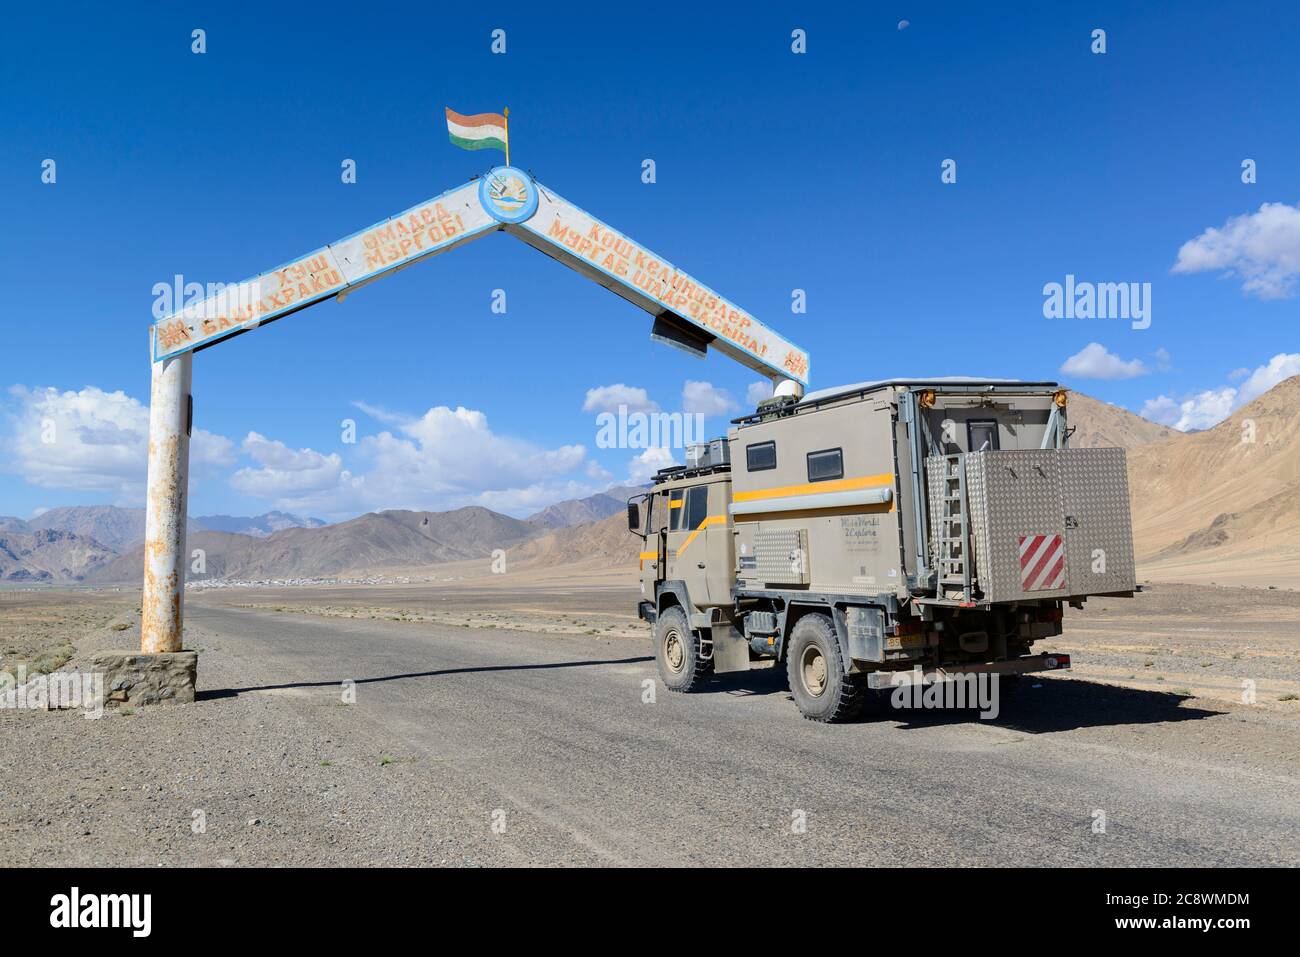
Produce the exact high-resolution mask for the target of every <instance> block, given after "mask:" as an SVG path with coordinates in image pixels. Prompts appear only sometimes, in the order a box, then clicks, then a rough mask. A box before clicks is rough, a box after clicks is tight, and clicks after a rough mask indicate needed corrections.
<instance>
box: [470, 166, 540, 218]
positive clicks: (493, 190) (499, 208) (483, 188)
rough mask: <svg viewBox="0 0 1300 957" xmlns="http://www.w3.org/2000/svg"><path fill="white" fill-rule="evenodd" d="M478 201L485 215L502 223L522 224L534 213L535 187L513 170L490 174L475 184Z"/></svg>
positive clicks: (528, 179)
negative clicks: (484, 210) (485, 212)
mask: <svg viewBox="0 0 1300 957" xmlns="http://www.w3.org/2000/svg"><path fill="white" fill-rule="evenodd" d="M478 198H479V202H480V203H482V204H483V208H484V209H486V210H487V211H488V215H489V216H491V217H492V218H493V219H495V220H497V221H498V222H502V223H522V222H523V221H524V220H526V219H528V218H529V217H530V216H532V215H533V213H535V212H537V187H536V186H534V185H533V181H532V179H531V178H530V177H529V175H528V174H527V173H525V172H524V171H523V170H521V169H516V168H515V167H513V166H498V167H496V168H495V169H492V170H490V171H489V172H488V174H487V175H486V176H484V177H483V179H482V180H481V181H480V182H479V184H478Z"/></svg>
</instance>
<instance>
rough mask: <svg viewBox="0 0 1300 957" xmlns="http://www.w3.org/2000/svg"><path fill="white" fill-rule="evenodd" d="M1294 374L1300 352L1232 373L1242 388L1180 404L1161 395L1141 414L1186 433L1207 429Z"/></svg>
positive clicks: (1211, 392)
mask: <svg viewBox="0 0 1300 957" xmlns="http://www.w3.org/2000/svg"><path fill="white" fill-rule="evenodd" d="M1293 375H1300V353H1297V352H1279V353H1278V354H1277V355H1275V356H1274V357H1273V358H1272V359H1270V360H1269V361H1268V362H1267V363H1266V364H1264V365H1262V366H1260V367H1259V368H1257V369H1255V370H1254V371H1253V372H1251V371H1250V370H1246V369H1236V370H1234V371H1233V372H1232V373H1230V375H1229V378H1236V379H1239V378H1243V377H1245V379H1246V381H1245V382H1243V383H1242V385H1241V388H1235V387H1234V386H1230V385H1226V386H1223V387H1222V388H1220V389H1207V390H1205V391H1204V392H1198V393H1196V394H1195V395H1193V396H1190V397H1189V398H1186V399H1183V400H1181V401H1180V400H1176V399H1171V398H1170V397H1169V396H1166V395H1158V396H1156V397H1155V398H1154V399H1148V400H1147V401H1146V402H1145V403H1144V404H1143V406H1142V412H1141V415H1142V416H1143V417H1144V418H1147V419H1150V420H1151V421H1152V422H1159V423H1160V424H1162V425H1170V426H1173V427H1174V428H1175V429H1179V430H1180V431H1183V432H1186V431H1188V430H1189V429H1208V428H1210V427H1211V426H1215V425H1218V424H1219V423H1220V422H1222V421H1223V420H1224V419H1226V418H1227V417H1228V416H1230V415H1232V413H1233V412H1235V411H1236V410H1237V409H1239V408H1241V407H1242V406H1243V405H1245V404H1246V403H1248V402H1251V401H1252V400H1254V399H1257V398H1259V397H1260V396H1261V395H1263V394H1264V393H1265V392H1267V391H1268V390H1269V389H1271V388H1273V386H1275V385H1277V384H1278V383H1279V382H1281V381H1282V380H1283V379H1289V378H1290V377H1291V376H1293Z"/></svg>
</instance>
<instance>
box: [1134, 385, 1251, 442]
mask: <svg viewBox="0 0 1300 957" xmlns="http://www.w3.org/2000/svg"><path fill="white" fill-rule="evenodd" d="M1236 397H1237V390H1236V389H1234V388H1232V386H1225V387H1224V388H1222V389H1208V390H1206V391H1205V392H1199V393H1197V394H1196V395H1194V396H1192V397H1191V398H1190V399H1184V400H1183V401H1182V402H1176V401H1175V400H1173V399H1171V398H1169V397H1168V396H1165V395H1159V396H1156V397H1155V398H1154V399H1148V400H1147V401H1146V402H1145V403H1143V405H1142V412H1141V415H1142V417H1143V418H1144V419H1150V420H1151V421H1152V422H1159V423H1160V424H1161V425H1171V426H1173V427H1174V428H1175V429H1178V430H1179V431H1180V432H1187V431H1189V430H1194V429H1208V428H1210V427H1211V426H1215V425H1218V424H1219V423H1220V422H1222V421H1223V420H1224V419H1226V418H1227V417H1228V416H1229V415H1231V414H1232V410H1233V408H1234V406H1235V400H1236Z"/></svg>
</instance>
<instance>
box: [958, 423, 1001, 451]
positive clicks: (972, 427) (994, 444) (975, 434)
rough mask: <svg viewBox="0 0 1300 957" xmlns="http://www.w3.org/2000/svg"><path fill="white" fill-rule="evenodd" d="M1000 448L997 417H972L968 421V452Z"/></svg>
mask: <svg viewBox="0 0 1300 957" xmlns="http://www.w3.org/2000/svg"><path fill="white" fill-rule="evenodd" d="M997 449H998V423H997V420H996V419H971V420H970V421H969V422H967V423H966V450H967V451H968V452H996V451H997Z"/></svg>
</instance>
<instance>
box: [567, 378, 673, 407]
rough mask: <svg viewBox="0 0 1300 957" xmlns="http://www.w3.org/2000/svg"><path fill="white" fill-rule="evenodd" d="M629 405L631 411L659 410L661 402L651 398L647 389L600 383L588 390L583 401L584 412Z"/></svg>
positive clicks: (621, 384)
mask: <svg viewBox="0 0 1300 957" xmlns="http://www.w3.org/2000/svg"><path fill="white" fill-rule="evenodd" d="M621 405H624V406H627V410H628V411H629V412H658V411H659V404H658V403H657V402H654V401H652V400H651V399H650V396H649V395H648V394H647V393H646V390H645V389H642V388H640V387H637V386H630V385H624V384H623V383H621V382H619V383H616V384H614V385H598V386H596V388H594V389H588V390H587V399H586V401H585V402H583V403H582V411H583V412H615V413H617V412H618V407H619V406H621Z"/></svg>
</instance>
